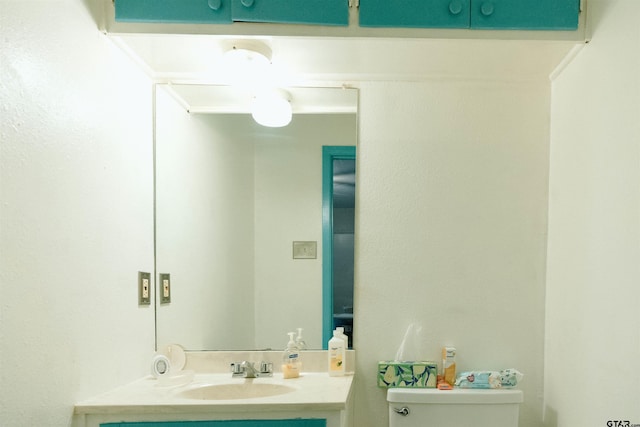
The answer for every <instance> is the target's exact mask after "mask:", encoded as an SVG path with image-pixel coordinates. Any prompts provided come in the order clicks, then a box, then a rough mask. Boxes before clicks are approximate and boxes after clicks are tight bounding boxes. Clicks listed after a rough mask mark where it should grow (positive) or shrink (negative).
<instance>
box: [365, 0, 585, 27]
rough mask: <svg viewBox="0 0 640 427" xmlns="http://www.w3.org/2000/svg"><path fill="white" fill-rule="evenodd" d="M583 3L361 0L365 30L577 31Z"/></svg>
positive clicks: (562, 0)
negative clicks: (381, 28)
mask: <svg viewBox="0 0 640 427" xmlns="http://www.w3.org/2000/svg"><path fill="white" fill-rule="evenodd" d="M579 10H580V0H405V1H402V2H389V1H388V0H360V26H362V27H398V28H399V27H418V28H473V29H492V30H506V29H514V30H575V29H577V28H578V15H579Z"/></svg>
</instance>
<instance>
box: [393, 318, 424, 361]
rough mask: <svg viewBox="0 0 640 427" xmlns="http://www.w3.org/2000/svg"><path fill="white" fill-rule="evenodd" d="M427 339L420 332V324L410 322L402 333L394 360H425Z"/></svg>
mask: <svg viewBox="0 0 640 427" xmlns="http://www.w3.org/2000/svg"><path fill="white" fill-rule="evenodd" d="M426 354H427V339H426V336H425V334H423V333H422V325H419V324H417V323H411V324H410V325H409V326H408V327H407V330H406V331H405V333H404V337H403V338H402V342H401V343H400V347H399V348H398V351H397V352H396V358H395V361H396V362H412V361H417V360H425V359H424V358H425V355H426Z"/></svg>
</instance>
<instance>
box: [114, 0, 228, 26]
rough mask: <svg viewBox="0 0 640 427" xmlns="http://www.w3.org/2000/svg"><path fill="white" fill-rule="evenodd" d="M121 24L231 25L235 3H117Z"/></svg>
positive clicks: (188, 0) (221, 0)
mask: <svg viewBox="0 0 640 427" xmlns="http://www.w3.org/2000/svg"><path fill="white" fill-rule="evenodd" d="M114 3H115V10H116V21H118V22H167V23H188V24H230V23H231V0H115V2H114Z"/></svg>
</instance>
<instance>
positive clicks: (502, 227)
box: [354, 80, 549, 427]
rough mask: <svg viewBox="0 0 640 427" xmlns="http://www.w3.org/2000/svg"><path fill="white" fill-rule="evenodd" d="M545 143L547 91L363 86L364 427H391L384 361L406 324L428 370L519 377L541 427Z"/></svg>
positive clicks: (529, 415)
mask: <svg viewBox="0 0 640 427" xmlns="http://www.w3.org/2000/svg"><path fill="white" fill-rule="evenodd" d="M548 135H549V85H548V82H546V81H541V82H539V83H536V82H517V83H510V82H506V81H505V82H490V81H482V80H477V81H474V80H469V81H458V80H451V81H439V80H434V81H430V82H425V83H409V82H406V83H368V84H363V85H362V86H361V94H360V140H359V146H358V187H357V196H356V200H357V206H356V272H355V274H356V295H355V320H354V323H355V324H354V327H355V329H356V331H357V333H356V336H355V348H356V350H357V375H358V380H357V390H356V394H355V396H356V420H357V425H358V426H385V425H387V418H388V416H387V406H386V401H385V392H384V390H382V389H377V388H376V384H375V378H376V375H375V373H376V362H377V361H378V360H384V359H389V358H393V357H394V356H395V353H396V350H397V348H398V346H399V344H400V342H401V339H402V336H403V334H404V332H405V329H406V328H407V326H408V325H409V324H410V323H411V322H417V323H419V324H421V325H422V326H423V328H424V333H425V336H426V338H427V339H428V342H427V345H426V347H427V349H426V350H425V351H424V353H425V354H424V355H423V357H425V358H427V359H432V360H438V359H439V355H440V353H439V349H440V347H441V346H443V345H451V346H455V347H456V348H457V349H458V357H457V360H458V368H459V369H461V370H469V369H503V368H508V367H514V368H517V369H519V370H521V371H522V372H524V373H525V375H526V377H525V381H524V382H523V385H522V387H523V390H524V393H525V402H524V404H523V406H522V409H521V423H520V425H521V427H524V426H527V427H528V426H537V425H539V424H540V422H541V412H542V411H541V409H542V379H543V376H542V375H543V371H542V370H543V364H542V362H543V341H544V337H543V333H544V272H545V248H546V228H547V223H546V218H547V172H548V169H547V167H548V146H549V136H548Z"/></svg>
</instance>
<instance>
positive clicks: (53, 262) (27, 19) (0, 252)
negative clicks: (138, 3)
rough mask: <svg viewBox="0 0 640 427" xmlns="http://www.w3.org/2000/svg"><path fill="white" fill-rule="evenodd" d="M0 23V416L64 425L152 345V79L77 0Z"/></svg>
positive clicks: (139, 367)
mask: <svg viewBox="0 0 640 427" xmlns="http://www.w3.org/2000/svg"><path fill="white" fill-rule="evenodd" d="M0 28H2V41H0V75H1V76H2V78H0V138H1V145H0V186H1V187H0V197H1V204H0V283H1V289H0V293H1V297H0V366H1V367H0V384H1V385H0V425H3V426H12V427H15V426H35V425H42V426H45V425H46V426H65V425H70V423H71V418H72V413H73V405H74V403H75V402H76V401H78V400H80V399H83V398H87V397H89V396H91V395H94V394H96V393H98V392H101V391H104V390H107V389H109V388H112V387H114V386H116V385H118V384H122V383H124V382H127V381H130V380H133V379H135V378H138V377H140V376H141V375H143V374H145V373H146V372H148V361H149V360H150V358H151V355H152V354H153V345H154V337H153V309H152V308H149V307H144V308H140V307H138V305H137V287H136V281H137V272H138V271H139V270H142V271H152V269H153V228H152V227H153V223H152V218H153V217H152V209H153V202H152V197H151V189H152V178H153V174H152V144H151V126H150V124H151V105H150V99H151V98H150V96H151V93H150V85H149V81H148V79H147V78H146V77H145V76H143V75H142V74H141V73H140V71H138V70H137V69H136V67H135V66H133V65H132V64H131V63H130V61H128V60H127V59H126V58H125V57H124V56H123V54H122V53H121V52H119V51H118V50H117V49H115V48H114V46H113V45H112V44H111V43H110V42H109V41H108V40H107V39H106V38H105V37H104V36H103V35H102V34H101V33H100V32H99V31H97V29H96V28H95V24H94V21H93V19H92V18H91V17H90V16H89V14H88V12H87V11H86V10H85V7H84V6H82V4H81V2H79V1H55V2H53V1H49V2H22V1H20V2H19V1H6V0H1V1H0Z"/></svg>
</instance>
